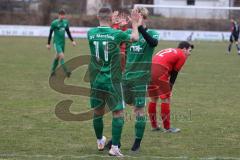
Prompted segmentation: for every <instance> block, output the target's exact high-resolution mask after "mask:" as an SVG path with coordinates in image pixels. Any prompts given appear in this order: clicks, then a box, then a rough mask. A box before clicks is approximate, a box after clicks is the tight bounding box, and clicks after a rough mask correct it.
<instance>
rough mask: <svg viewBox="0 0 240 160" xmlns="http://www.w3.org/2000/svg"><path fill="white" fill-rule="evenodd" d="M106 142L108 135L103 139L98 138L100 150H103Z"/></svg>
mask: <svg viewBox="0 0 240 160" xmlns="http://www.w3.org/2000/svg"><path fill="white" fill-rule="evenodd" d="M105 143H106V137H105V136H102V139H100V140H99V139H98V140H97V147H98V150H99V151H103V150H104V147H105Z"/></svg>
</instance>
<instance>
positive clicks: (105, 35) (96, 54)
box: [88, 8, 141, 157]
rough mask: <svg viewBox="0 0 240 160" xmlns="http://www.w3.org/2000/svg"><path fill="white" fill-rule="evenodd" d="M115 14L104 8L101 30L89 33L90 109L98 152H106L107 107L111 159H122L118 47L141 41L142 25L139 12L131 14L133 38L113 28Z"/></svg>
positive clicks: (92, 30)
mask: <svg viewBox="0 0 240 160" xmlns="http://www.w3.org/2000/svg"><path fill="white" fill-rule="evenodd" d="M111 16H112V11H111V9H109V8H101V9H100V10H99V12H98V20H99V23H100V26H99V27H96V28H93V29H91V30H89V31H88V41H89V46H90V51H91V61H90V64H89V73H90V85H91V97H90V101H91V107H92V108H94V118H93V127H94V131H95V134H96V137H97V145H98V150H100V151H101V150H103V149H104V146H105V143H106V137H104V136H103V115H104V112H105V105H106V104H107V105H108V107H109V109H110V110H111V111H112V114H113V118H112V146H111V149H110V150H109V155H111V156H120V157H121V156H123V154H122V153H121V152H120V149H119V148H118V144H119V143H120V139H121V133H122V127H123V124H124V117H123V115H124V114H123V109H124V103H123V97H122V86H121V80H122V72H121V55H120V49H119V45H120V43H121V42H123V41H134V40H135V41H136V40H138V38H139V34H138V30H137V27H138V25H139V23H140V22H141V16H140V14H139V13H137V12H135V11H133V12H132V13H131V18H132V27H133V32H132V34H131V36H130V35H129V34H126V33H124V32H122V31H120V30H116V29H113V28H111V25H112V21H111Z"/></svg>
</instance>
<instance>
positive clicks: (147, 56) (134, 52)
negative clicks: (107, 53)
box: [123, 29, 159, 82]
mask: <svg viewBox="0 0 240 160" xmlns="http://www.w3.org/2000/svg"><path fill="white" fill-rule="evenodd" d="M126 32H127V33H128V34H130V33H131V32H132V31H131V30H128V31H126ZM147 33H148V34H149V35H150V36H151V37H153V38H155V39H157V40H158V39H159V34H158V33H157V32H156V31H154V30H150V29H149V30H147ZM154 48H155V47H151V46H150V45H149V44H148V43H147V42H146V40H145V39H144V38H143V36H142V34H139V40H138V41H137V42H134V43H132V44H130V45H129V46H128V48H127V59H126V68H125V72H124V75H123V80H127V81H129V80H130V81H141V82H148V81H149V78H150V72H151V63H152V55H153V52H154Z"/></svg>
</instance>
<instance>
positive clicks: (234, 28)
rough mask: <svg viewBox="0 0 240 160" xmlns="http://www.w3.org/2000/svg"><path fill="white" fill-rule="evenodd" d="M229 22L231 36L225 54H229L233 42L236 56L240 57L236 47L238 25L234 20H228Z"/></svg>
mask: <svg viewBox="0 0 240 160" xmlns="http://www.w3.org/2000/svg"><path fill="white" fill-rule="evenodd" d="M230 22H231V35H230V38H229V42H230V43H229V45H228V51H227V53H228V54H230V52H231V48H232V43H233V42H235V44H236V47H237V51H238V54H239V55H240V49H239V46H238V38H239V25H238V23H237V22H236V21H235V20H234V19H230Z"/></svg>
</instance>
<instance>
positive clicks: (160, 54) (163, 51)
mask: <svg viewBox="0 0 240 160" xmlns="http://www.w3.org/2000/svg"><path fill="white" fill-rule="evenodd" d="M171 52H172V53H177V51H176V50H175V49H172V48H169V49H164V50H162V51H161V52H159V53H157V55H158V56H160V57H163V56H164V54H166V53H171Z"/></svg>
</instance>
